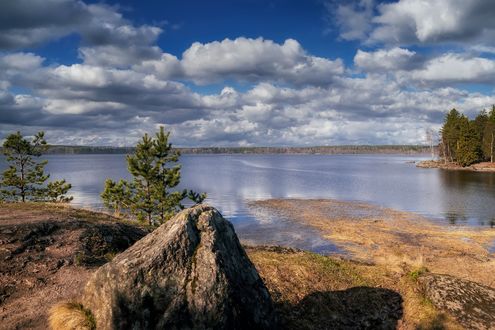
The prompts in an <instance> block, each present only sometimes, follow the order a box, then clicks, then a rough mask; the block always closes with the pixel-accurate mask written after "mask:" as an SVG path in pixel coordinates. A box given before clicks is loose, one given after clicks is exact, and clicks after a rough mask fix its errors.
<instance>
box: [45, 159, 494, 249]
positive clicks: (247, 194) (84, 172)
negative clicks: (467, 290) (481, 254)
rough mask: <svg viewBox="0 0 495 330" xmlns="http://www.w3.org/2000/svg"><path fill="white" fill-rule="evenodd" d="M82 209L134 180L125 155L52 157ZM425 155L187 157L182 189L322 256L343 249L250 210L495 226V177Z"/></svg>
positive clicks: (253, 231) (254, 228)
mask: <svg viewBox="0 0 495 330" xmlns="http://www.w3.org/2000/svg"><path fill="white" fill-rule="evenodd" d="M46 158H47V159H48V160H49V164H48V166H47V170H48V171H49V172H50V173H51V174H52V178H65V179H66V180H68V181H69V182H71V183H72V184H73V190H72V191H71V193H72V195H73V196H74V202H73V203H74V204H75V205H77V206H84V207H92V208H99V207H101V206H102V205H101V200H100V197H99V194H100V193H101V191H102V189H103V182H104V181H105V179H106V178H112V179H115V180H117V179H120V178H129V174H128V172H127V168H126V162H125V156H124V155H48V156H46ZM420 159H421V157H418V156H399V155H183V156H182V157H181V163H182V182H181V187H184V188H189V189H194V190H196V191H201V192H203V191H205V192H207V193H208V199H207V202H208V203H210V204H211V205H213V206H215V207H217V208H218V209H219V210H220V211H221V212H222V213H223V214H224V216H226V217H227V218H229V219H230V220H231V221H232V222H233V223H234V226H235V227H236V230H237V231H238V233H239V235H240V236H241V238H242V239H244V240H245V241H248V242H249V241H252V242H255V243H259V242H263V243H266V244H283V245H291V246H295V247H301V248H307V249H311V250H313V251H317V252H332V251H335V250H336V248H335V246H333V245H332V244H330V243H329V242H327V241H326V240H323V239H321V238H319V236H318V235H317V233H315V232H314V230H312V229H309V228H305V227H303V226H301V225H297V224H294V223H292V222H291V221H290V220H289V219H283V218H282V217H279V216H276V215H270V214H266V213H261V212H258V211H256V210H253V209H250V208H248V207H247V202H248V201H252V200H260V199H267V198H332V199H339V200H348V201H364V202H368V203H371V204H374V205H379V206H384V207H391V208H395V209H398V210H403V211H411V212H416V213H418V214H421V215H424V216H427V217H429V218H431V219H433V220H435V221H438V222H439V223H442V224H445V225H467V226H492V227H493V226H495V173H476V172H465V171H446V170H440V169H421V168H416V167H415V165H414V164H413V163H411V161H412V160H420Z"/></svg>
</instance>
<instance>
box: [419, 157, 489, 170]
mask: <svg viewBox="0 0 495 330" xmlns="http://www.w3.org/2000/svg"><path fill="white" fill-rule="evenodd" d="M416 167H420V168H440V169H444V170H457V171H473V172H495V163H490V162H483V163H477V164H473V165H471V166H466V167H463V166H460V165H458V164H456V163H451V162H444V161H439V160H424V161H420V162H417V163H416Z"/></svg>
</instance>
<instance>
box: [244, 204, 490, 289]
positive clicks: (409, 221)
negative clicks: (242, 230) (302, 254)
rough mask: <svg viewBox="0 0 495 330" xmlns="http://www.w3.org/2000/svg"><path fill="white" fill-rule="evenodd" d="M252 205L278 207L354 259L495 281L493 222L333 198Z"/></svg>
mask: <svg viewBox="0 0 495 330" xmlns="http://www.w3.org/2000/svg"><path fill="white" fill-rule="evenodd" d="M251 206H252V207H254V208H260V209H261V210H263V209H265V210H267V211H270V212H280V213H282V214H283V215H284V216H289V217H290V218H291V219H293V220H294V221H297V222H301V223H305V224H307V225H309V226H311V227H314V228H316V229H318V230H319V231H320V232H321V234H322V235H323V236H324V237H325V238H327V239H329V240H331V241H332V242H333V243H335V244H337V245H338V246H339V247H341V248H342V249H344V250H345V251H348V252H349V253H350V256H351V258H352V259H355V260H360V261H365V262H372V263H374V264H377V265H383V266H384V267H386V268H387V269H388V270H390V271H392V272H396V273H398V274H404V273H407V272H410V271H411V270H414V269H421V268H426V269H428V270H429V271H431V272H433V273H440V274H449V275H453V276H456V277H460V278H462V279H468V280H471V281H474V282H478V283H481V284H484V285H487V286H490V287H495V254H493V253H490V251H489V249H490V247H491V245H492V244H493V242H494V241H495V229H494V228H469V227H449V226H442V225H438V224H435V223H432V222H430V221H429V220H428V219H425V218H423V217H421V216H418V215H416V214H413V213H408V212H401V211H397V210H393V209H387V208H381V207H377V206H373V205H369V204H365V203H358V202H342V201H335V200H297V199H284V200H266V201H257V202H253V203H252V204H251Z"/></svg>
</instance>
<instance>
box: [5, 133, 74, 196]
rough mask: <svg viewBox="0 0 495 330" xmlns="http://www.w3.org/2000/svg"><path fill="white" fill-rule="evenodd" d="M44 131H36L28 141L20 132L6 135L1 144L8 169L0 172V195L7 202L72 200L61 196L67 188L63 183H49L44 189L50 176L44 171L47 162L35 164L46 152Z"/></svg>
mask: <svg viewBox="0 0 495 330" xmlns="http://www.w3.org/2000/svg"><path fill="white" fill-rule="evenodd" d="M44 136H45V134H44V132H39V133H38V134H36V135H35V136H34V138H33V139H32V140H31V141H30V140H27V139H25V138H24V137H23V136H22V135H21V133H20V132H16V133H13V134H10V135H9V136H7V138H6V139H5V142H4V143H3V154H4V155H5V157H6V160H7V162H8V163H9V167H8V168H7V169H6V170H5V171H4V172H3V173H2V180H1V181H0V187H1V188H2V189H1V190H0V195H1V197H2V199H5V200H8V201H18V200H20V201H22V202H25V201H27V200H32V201H53V202H68V201H70V200H71V199H72V198H71V197H66V196H65V194H67V192H68V191H69V189H70V188H71V185H70V184H69V183H66V182H65V180H60V181H53V182H50V183H48V185H47V186H45V185H44V184H45V182H46V181H47V180H48V178H49V177H50V175H49V174H45V172H44V169H45V166H46V164H47V163H48V161H46V160H44V161H36V158H38V157H40V156H41V155H42V153H43V152H44V151H46V149H47V144H46V140H45V137H44Z"/></svg>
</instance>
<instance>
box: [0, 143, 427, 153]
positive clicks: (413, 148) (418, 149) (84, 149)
mask: <svg viewBox="0 0 495 330" xmlns="http://www.w3.org/2000/svg"><path fill="white" fill-rule="evenodd" d="M177 149H178V150H179V151H180V152H181V153H182V154H326V155H332V154H421V153H428V152H430V150H429V147H428V146H422V145H344V146H316V147H201V148H199V147H198V148H177ZM0 150H1V148H0ZM133 152H134V148H133V147H97V146H59V145H54V146H50V147H49V148H48V150H47V152H46V153H47V154H131V153H133Z"/></svg>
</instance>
